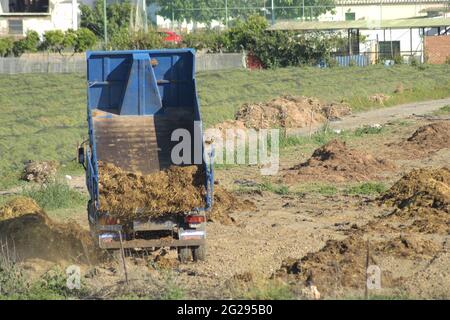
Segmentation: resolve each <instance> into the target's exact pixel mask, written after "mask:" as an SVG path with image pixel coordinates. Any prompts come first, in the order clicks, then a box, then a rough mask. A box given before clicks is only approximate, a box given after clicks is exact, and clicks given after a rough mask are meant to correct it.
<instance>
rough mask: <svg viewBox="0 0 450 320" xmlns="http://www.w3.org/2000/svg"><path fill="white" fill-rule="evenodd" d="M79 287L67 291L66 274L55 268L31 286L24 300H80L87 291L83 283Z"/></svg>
mask: <svg viewBox="0 0 450 320" xmlns="http://www.w3.org/2000/svg"><path fill="white" fill-rule="evenodd" d="M80 285H81V286H80V289H76V288H75V289H72V290H71V289H69V287H68V285H67V275H66V273H65V272H64V270H62V269H61V268H59V267H55V268H52V269H50V270H49V271H47V272H46V273H45V274H44V275H42V276H41V278H40V279H39V280H37V281H36V282H34V283H33V284H32V285H31V287H30V289H29V291H28V292H27V294H26V296H25V298H26V299H32V300H61V299H68V298H81V297H83V296H86V295H87V289H86V287H85V285H84V284H83V283H80Z"/></svg>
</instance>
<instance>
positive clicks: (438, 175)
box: [378, 167, 450, 234]
mask: <svg viewBox="0 0 450 320" xmlns="http://www.w3.org/2000/svg"><path fill="white" fill-rule="evenodd" d="M378 201H379V203H380V204H382V205H385V206H388V207H394V209H393V211H392V213H391V214H390V218H391V219H395V218H400V219H412V220H413V222H412V225H411V226H412V227H413V228H414V229H417V230H418V231H420V232H427V233H428V232H437V233H448V234H450V169H449V168H448V167H443V168H438V169H434V168H424V169H414V170H412V171H411V172H409V173H407V174H406V175H404V176H403V177H402V178H401V179H400V180H398V181H397V182H396V183H395V184H394V185H393V186H392V187H391V188H390V189H389V190H388V191H386V192H385V193H384V194H383V195H382V196H381V197H379V199H378Z"/></svg>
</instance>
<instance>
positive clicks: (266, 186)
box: [258, 181, 289, 195]
mask: <svg viewBox="0 0 450 320" xmlns="http://www.w3.org/2000/svg"><path fill="white" fill-rule="evenodd" d="M258 189H259V190H260V191H269V192H273V193H275V194H279V195H286V194H288V193H289V187H288V186H286V185H277V184H273V183H271V182H270V181H264V182H263V183H261V184H259V185H258Z"/></svg>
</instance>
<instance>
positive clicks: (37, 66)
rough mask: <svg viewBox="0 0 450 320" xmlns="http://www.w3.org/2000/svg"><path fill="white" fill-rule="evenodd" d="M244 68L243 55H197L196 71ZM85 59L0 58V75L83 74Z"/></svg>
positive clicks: (52, 57)
mask: <svg viewBox="0 0 450 320" xmlns="http://www.w3.org/2000/svg"><path fill="white" fill-rule="evenodd" d="M239 68H245V55H244V53H217V54H199V55H197V57H196V71H208V70H221V69H239ZM85 72H86V59H85V58H84V57H82V56H81V57H80V56H72V57H70V56H67V57H63V56H61V57H58V56H54V55H53V56H35V57H30V56H28V57H20V58H12V57H11V58H10V57H8V58H0V74H21V73H85Z"/></svg>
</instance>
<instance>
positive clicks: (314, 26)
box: [268, 18, 450, 31]
mask: <svg viewBox="0 0 450 320" xmlns="http://www.w3.org/2000/svg"><path fill="white" fill-rule="evenodd" d="M446 26H450V18H414V19H396V20H355V21H292V20H290V21H280V22H277V23H275V24H274V25H273V26H270V27H269V28H268V30H298V31H300V30H303V31H311V30H344V29H366V30H371V29H372V30H379V29H409V28H432V27H446Z"/></svg>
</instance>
